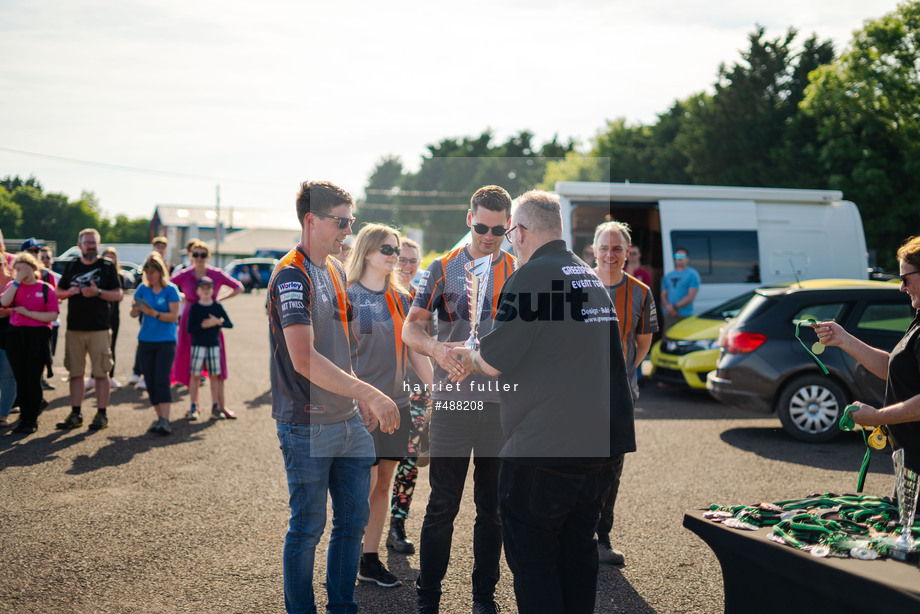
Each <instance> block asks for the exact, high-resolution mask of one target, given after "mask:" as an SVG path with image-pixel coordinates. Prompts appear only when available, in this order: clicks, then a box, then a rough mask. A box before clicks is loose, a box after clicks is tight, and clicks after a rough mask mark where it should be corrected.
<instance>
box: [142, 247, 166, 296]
mask: <svg viewBox="0 0 920 614" xmlns="http://www.w3.org/2000/svg"><path fill="white" fill-rule="evenodd" d="M148 269H153V270H155V271H157V272H159V274H160V282H159V284H160V288H161V289H162V288H165V287H166V286H168V285H169V275H168V274H167V273H166V263H165V262H163V256H161V255H160V253H159V252H150V254H149V255H148V256H147V259H146V260H144V269H143V270H144V285H145V286H147V287H148V288H150V287H152V286H151V285H150V280H148V279H147V270H148Z"/></svg>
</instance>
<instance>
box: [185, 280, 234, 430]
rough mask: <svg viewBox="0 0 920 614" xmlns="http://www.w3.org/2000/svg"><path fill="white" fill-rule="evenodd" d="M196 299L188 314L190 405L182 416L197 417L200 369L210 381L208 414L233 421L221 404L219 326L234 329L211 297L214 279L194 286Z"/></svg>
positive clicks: (232, 417)
mask: <svg viewBox="0 0 920 614" xmlns="http://www.w3.org/2000/svg"><path fill="white" fill-rule="evenodd" d="M195 293H196V294H197V295H198V302H197V303H192V306H191V307H190V308H189V314H188V332H189V334H190V335H191V338H192V360H191V374H192V377H191V378H190V379H189V387H188V389H189V399H190V400H191V403H192V404H191V407H190V408H189V410H188V412H186V414H185V417H186V418H188V419H189V420H191V421H195V420H197V419H198V388H199V386H200V385H201V379H200V376H201V373H202V370H203V369H207V371H208V379H209V380H210V382H211V417H212V418H215V419H221V418H223V419H227V420H236V415H235V414H234V413H233V412H231V411H229V410H228V409H227V408H226V407H225V405H224V380H223V379H221V377H220V376H221V372H220V329H221V328H233V323H232V322H231V321H230V318H229V316H227V312H226V311H224V307H223V305H221V304H220V303H218V302H217V301H215V300H214V281H213V280H211V278H210V277H207V276H205V277H202V278H201V279H199V280H198V285H197V286H196V287H195Z"/></svg>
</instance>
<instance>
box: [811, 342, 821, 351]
mask: <svg viewBox="0 0 920 614" xmlns="http://www.w3.org/2000/svg"><path fill="white" fill-rule="evenodd" d="M811 353H812V354H823V353H824V344H823V343H821V342H820V341H815V342H814V344H813V345H812V346H811Z"/></svg>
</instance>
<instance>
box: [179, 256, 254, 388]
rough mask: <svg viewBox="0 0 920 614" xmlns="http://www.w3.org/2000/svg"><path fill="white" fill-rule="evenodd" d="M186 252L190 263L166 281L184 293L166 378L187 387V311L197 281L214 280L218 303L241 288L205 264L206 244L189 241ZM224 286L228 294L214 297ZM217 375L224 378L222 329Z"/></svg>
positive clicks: (194, 299)
mask: <svg viewBox="0 0 920 614" xmlns="http://www.w3.org/2000/svg"><path fill="white" fill-rule="evenodd" d="M188 253H189V256H190V257H191V262H192V264H191V266H189V267H188V268H185V269H182V270H181V271H179V272H178V273H175V274H173V276H172V277H171V278H170V280H169V281H171V282H172V283H174V284H176V285H177V286H179V291H180V292H182V294H183V295H185V306H184V307H183V309H182V318H181V319H180V320H179V340H178V343H177V344H176V359H175V361H173V368H172V373H171V374H170V379H171V380H172V381H173V382H178V383H180V384H182V385H184V386H188V383H189V379H190V377H189V375H190V372H191V362H192V338H191V336H190V335H189V332H188V313H189V310H190V309H191V306H192V303H196V302H198V294H196V292H195V289H196V288H197V286H198V280H199V279H201V278H202V277H210V278H211V279H212V280H213V281H214V300H219V301H220V302H223V301H226V300H227V299H228V298H230V297H233V296H236V295H237V294H239V293H240V292H242V291H243V284H241V283H240V282H238V281H237V280H235V279H233V278H232V277H230V276H229V275H227V274H226V273H224V272H223V271H222V270H220V269H218V268H217V267H213V266H210V265H209V264H208V259H209V258H210V257H211V250H210V249H209V248H208V246H207V244H206V243H204V242H203V241H198V240H195V241H190V242H189V245H188ZM224 286H228V287H229V288H230V293H229V294H225V295H224V296H222V297H220V298H219V299H218V295H219V294H220V290H221V288H223V287H224ZM220 378H221V379H222V380H224V379H227V351H226V348H225V347H224V334H223V332H221V334H220Z"/></svg>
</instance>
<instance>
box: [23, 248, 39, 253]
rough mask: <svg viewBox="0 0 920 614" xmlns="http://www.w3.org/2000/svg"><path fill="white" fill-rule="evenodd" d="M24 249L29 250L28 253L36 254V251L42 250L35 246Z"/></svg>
mask: <svg viewBox="0 0 920 614" xmlns="http://www.w3.org/2000/svg"><path fill="white" fill-rule="evenodd" d="M26 251H27V252H29V253H30V254H37V253H38V252H40V251H42V250H40V249H38V248H35V249H27V250H26Z"/></svg>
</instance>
